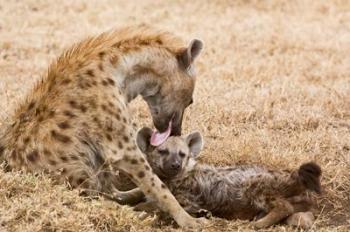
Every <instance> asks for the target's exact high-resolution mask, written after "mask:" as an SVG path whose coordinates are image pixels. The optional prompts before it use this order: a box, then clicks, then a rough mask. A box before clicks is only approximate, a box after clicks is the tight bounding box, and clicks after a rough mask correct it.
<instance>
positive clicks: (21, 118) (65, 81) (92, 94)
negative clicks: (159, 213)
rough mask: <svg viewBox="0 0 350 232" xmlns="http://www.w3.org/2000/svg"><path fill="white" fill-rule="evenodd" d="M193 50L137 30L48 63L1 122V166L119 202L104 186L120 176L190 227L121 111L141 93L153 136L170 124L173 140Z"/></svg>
mask: <svg viewBox="0 0 350 232" xmlns="http://www.w3.org/2000/svg"><path fill="white" fill-rule="evenodd" d="M201 49H202V42H201V41H199V40H192V42H191V43H190V44H189V45H188V46H186V45H185V44H184V43H183V41H182V40H181V39H180V38H178V37H176V36H174V35H173V34H171V33H168V32H164V31H159V30H156V29H154V28H151V27H148V26H144V25H142V26H136V27H127V28H123V29H119V30H112V31H108V32H105V33H102V34H101V35H99V36H96V37H92V38H88V39H85V40H83V41H82V42H80V43H78V44H76V45H74V46H73V47H71V48H70V49H68V50H67V51H66V52H65V53H63V55H61V56H60V57H59V58H58V59H57V60H56V61H55V62H54V63H53V64H51V65H50V67H49V69H48V72H47V75H45V77H43V78H42V79H41V80H40V81H39V82H38V83H37V84H36V86H35V87H34V89H33V90H32V91H31V92H30V93H29V94H28V95H27V97H26V99H25V100H24V101H23V102H22V103H21V104H20V106H19V107H17V110H16V111H15V113H14V114H13V116H11V117H9V118H8V119H7V125H6V126H4V127H3V128H2V129H1V131H2V133H1V135H0V158H1V160H5V161H6V162H7V165H8V166H9V167H10V168H11V169H14V170H20V169H22V170H25V171H31V172H33V171H47V172H50V173H54V175H55V177H56V178H57V179H58V180H60V181H63V180H65V179H67V180H68V181H69V183H70V184H71V185H72V186H73V187H82V188H84V189H89V190H93V191H99V192H104V193H112V194H114V195H115V196H117V197H121V199H123V197H124V196H125V195H124V194H123V193H122V192H120V191H118V190H117V189H116V188H115V186H114V185H113V181H112V180H111V179H113V173H117V172H118V170H121V171H123V172H125V173H127V174H128V175H129V176H131V177H132V179H133V181H134V182H135V183H136V184H137V185H138V186H139V188H140V189H141V190H142V191H143V192H144V193H145V194H146V195H148V196H151V197H152V198H154V199H156V200H157V201H158V202H159V205H160V207H161V208H162V209H163V210H164V211H167V212H169V213H170V214H171V215H172V216H173V217H174V219H175V220H176V222H177V223H178V224H179V225H181V226H184V227H196V226H198V225H199V223H200V221H199V220H197V219H193V218H192V217H191V216H189V215H188V214H187V213H186V212H185V211H184V210H183V209H182V208H181V206H180V205H179V204H178V202H177V201H176V199H175V198H174V197H173V195H172V194H171V193H170V192H169V190H168V189H167V188H164V187H162V186H164V185H163V184H162V182H161V181H160V180H159V178H158V177H157V176H156V175H154V174H153V173H152V170H151V168H150V166H149V164H148V162H147V161H146V160H145V159H144V156H143V154H142V153H141V152H140V151H139V149H138V148H137V146H136V144H135V141H134V138H133V137H132V134H133V133H132V132H133V131H132V130H133V127H132V126H131V123H130V117H129V113H128V109H127V105H128V103H129V102H130V101H132V100H133V99H134V98H136V97H137V96H138V95H141V96H142V98H143V99H144V100H145V101H146V102H147V104H148V106H149V109H150V111H151V115H152V118H153V122H154V125H155V127H156V128H157V129H158V131H159V132H163V131H165V130H166V129H167V128H168V125H169V124H172V128H171V133H172V134H174V135H179V134H180V133H181V124H182V117H183V114H184V110H185V108H186V107H187V106H188V105H189V104H190V103H191V102H192V95H193V90H194V86H195V75H194V71H193V70H194V67H193V62H194V60H195V58H196V57H197V56H198V55H199V53H200V51H201ZM111 173H112V174H111ZM111 175H112V177H111ZM137 191H138V190H136V192H137Z"/></svg>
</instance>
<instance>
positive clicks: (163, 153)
mask: <svg viewBox="0 0 350 232" xmlns="http://www.w3.org/2000/svg"><path fill="white" fill-rule="evenodd" d="M158 152H159V154H160V155H167V154H169V151H168V150H167V149H164V150H158Z"/></svg>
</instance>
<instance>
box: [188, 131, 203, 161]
mask: <svg viewBox="0 0 350 232" xmlns="http://www.w3.org/2000/svg"><path fill="white" fill-rule="evenodd" d="M185 140H186V143H187V145H188V147H189V149H190V153H191V155H192V156H193V157H197V156H198V155H199V153H200V152H201V150H202V149H203V137H202V135H201V133H199V132H193V133H191V134H189V135H187V136H186V138H185Z"/></svg>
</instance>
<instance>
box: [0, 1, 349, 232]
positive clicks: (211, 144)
mask: <svg viewBox="0 0 350 232" xmlns="http://www.w3.org/2000/svg"><path fill="white" fill-rule="evenodd" d="M140 22H147V23H150V24H154V25H157V26H158V27H161V28H165V29H168V30H170V31H173V32H176V33H177V34H179V35H182V36H183V37H184V38H186V39H191V38H193V37H198V38H201V39H203V40H204V41H205V44H206V47H205V48H206V49H205V51H204V53H203V55H202V56H201V58H200V59H199V60H198V73H199V74H200V75H199V78H198V85H197V87H196V92H195V104H194V105H193V106H191V108H190V109H189V110H188V112H187V114H186V118H185V121H184V124H185V125H184V128H185V131H190V130H199V131H201V132H202V133H203V134H204V136H205V140H206V146H205V150H204V151H203V154H202V157H203V158H202V160H203V161H205V162H210V163H215V164H222V165H223V164H230V163H246V162H253V163H263V164H265V165H268V166H271V167H279V168H288V169H291V168H295V167H297V166H298V165H299V164H300V163H302V162H304V161H308V160H316V161H317V162H318V163H319V164H320V165H321V166H322V167H323V169H324V175H323V179H322V182H323V185H324V194H323V195H322V196H321V197H319V198H318V209H317V212H318V214H317V220H316V223H315V225H314V228H313V229H314V230H315V231H322V230H323V231H329V230H333V231H348V230H349V229H350V219H349V218H350V203H349V202H350V197H349V195H350V171H349V170H350V99H349V98H350V97H349V96H350V56H349V54H350V42H349V41H350V2H349V1H347V0H332V1H313V0H295V1H289V0H269V1H268V0H250V1H248V0H247V1H244V0H235V1H230V0H213V1H209V0H207V1H205V0H202V1H201V0H196V1H195V0H193V1H185V0H181V1H175V0H174V1H161V0H156V1H151V0H147V1H136V0H134V1H122V0H120V1H112V0H100V1H97V0H91V1H74V2H73V1H70V0H62V1H46V0H41V1H38V0H25V1H14V0H12V1H6V0H0V96H1V101H0V108H1V109H3V110H2V111H1V112H0V113H1V114H0V117H1V118H3V119H4V118H6V116H7V115H8V113H9V112H11V110H12V109H13V107H14V106H16V104H17V103H18V101H19V100H20V99H21V97H23V95H24V94H25V93H26V92H27V91H28V90H29V89H30V88H31V87H32V86H33V84H34V82H35V81H36V80H38V79H39V77H40V75H41V74H43V73H44V72H45V69H46V67H47V65H48V63H49V62H50V60H53V59H54V57H55V56H57V55H58V54H59V53H60V52H61V51H62V50H63V49H64V48H65V47H67V46H69V45H70V44H72V43H73V42H76V41H78V40H79V39H81V38H84V37H85V36H87V35H91V34H95V33H98V32H101V31H103V30H106V29H109V28H111V27H113V26H119V25H125V24H131V23H140ZM132 110H133V111H134V112H135V115H136V116H137V118H138V120H139V121H140V120H141V123H140V125H142V124H145V123H148V124H149V123H150V121H149V115H148V112H147V110H146V107H145V104H144V103H142V102H141V101H137V102H135V103H133V104H132ZM0 202H1V205H0V231H54V230H55V231H56V230H57V231H141V230H142V231H157V230H158V231H168V230H169V231H170V230H175V229H173V227H171V226H162V227H161V228H160V229H159V225H160V222H159V221H158V220H155V219H151V218H149V219H147V220H145V221H140V220H138V219H137V218H136V217H135V215H134V214H133V213H132V212H131V210H130V208H128V207H120V206H118V205H116V204H114V203H110V202H108V201H104V200H87V199H83V198H81V197H78V194H77V192H75V191H69V190H67V189H66V188H65V186H57V185H54V184H53V183H52V182H51V181H50V180H49V179H47V178H46V177H45V176H32V175H25V174H20V173H3V172H2V171H1V172H0ZM237 229H239V230H240V231H246V230H249V223H247V222H240V221H232V222H227V221H223V220H214V221H213V225H212V226H211V227H209V228H207V229H206V231H236V230H237ZM270 230H271V231H290V230H293V228H288V227H283V226H279V227H275V228H271V229H270Z"/></svg>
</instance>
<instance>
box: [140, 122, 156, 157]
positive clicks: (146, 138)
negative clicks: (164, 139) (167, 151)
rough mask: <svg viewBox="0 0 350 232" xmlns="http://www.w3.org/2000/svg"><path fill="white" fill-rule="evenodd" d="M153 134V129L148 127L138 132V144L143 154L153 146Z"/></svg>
mask: <svg viewBox="0 0 350 232" xmlns="http://www.w3.org/2000/svg"><path fill="white" fill-rule="evenodd" d="M152 133H153V131H152V129H151V128H148V127H143V128H142V129H140V130H139V131H138V132H137V135H136V144H137V146H138V147H139V148H140V150H141V151H142V152H143V153H145V152H146V151H147V150H148V149H149V148H150V147H151V146H152V145H151V143H150V141H151V136H152Z"/></svg>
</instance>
